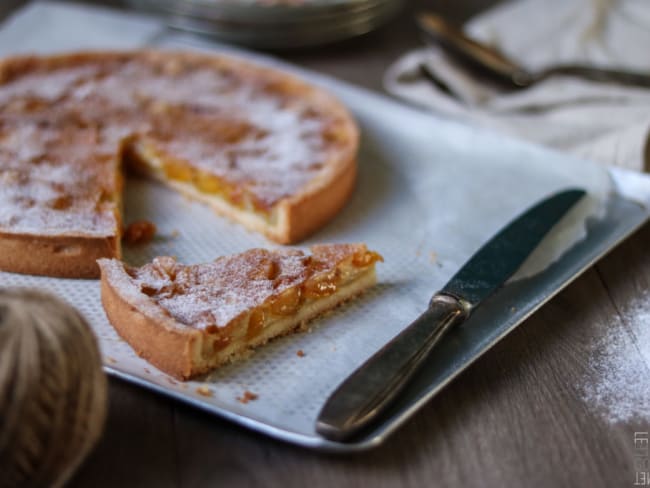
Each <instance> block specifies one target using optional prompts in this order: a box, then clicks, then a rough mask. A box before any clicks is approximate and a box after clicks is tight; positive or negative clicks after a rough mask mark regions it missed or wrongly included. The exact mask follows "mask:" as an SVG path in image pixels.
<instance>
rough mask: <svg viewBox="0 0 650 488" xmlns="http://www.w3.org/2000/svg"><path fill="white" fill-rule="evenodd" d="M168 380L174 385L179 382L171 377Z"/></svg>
mask: <svg viewBox="0 0 650 488" xmlns="http://www.w3.org/2000/svg"><path fill="white" fill-rule="evenodd" d="M167 381H169V382H170V383H171V384H172V385H174V386H176V385H177V384H178V383H177V382H176V381H174V380H173V379H171V378H167Z"/></svg>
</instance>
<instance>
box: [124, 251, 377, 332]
mask: <svg viewBox="0 0 650 488" xmlns="http://www.w3.org/2000/svg"><path fill="white" fill-rule="evenodd" d="M328 248H329V252H328ZM360 249H362V247H360V246H353V245H328V246H321V247H320V252H318V251H317V250H315V252H314V254H313V256H312V257H310V256H308V255H305V254H304V253H303V252H302V251H299V250H278V251H268V250H266V249H251V250H249V251H246V252H244V253H241V254H237V255H234V256H226V257H222V258H219V259H217V260H215V261H214V262H211V263H205V264H201V265H193V266H187V265H183V264H180V263H178V262H176V260H175V259H174V258H172V257H166V256H163V257H157V258H155V259H154V260H153V262H152V263H151V264H147V265H144V266H142V267H141V268H137V269H130V270H128V272H129V274H130V275H131V277H132V279H133V281H132V284H133V285H135V288H136V289H137V290H139V292H141V293H143V294H145V295H147V296H149V297H150V298H151V299H152V300H153V301H154V302H156V303H157V304H158V305H159V306H160V307H161V308H162V309H164V310H165V311H167V312H168V313H169V314H170V315H171V316H172V317H173V318H174V319H176V320H177V321H179V322H181V323H183V324H185V325H189V326H191V327H194V328H200V329H205V328H207V327H224V326H226V325H228V324H229V323H230V322H231V321H232V320H233V319H235V318H237V317H238V316H239V315H241V314H242V313H244V312H247V311H250V310H251V309H252V308H254V307H258V306H260V305H262V304H263V303H264V302H265V301H266V300H268V299H269V298H270V297H273V296H278V295H280V294H282V292H284V291H286V290H287V289H289V288H291V287H294V286H296V285H298V284H300V283H302V282H304V280H306V279H308V278H309V277H310V276H313V275H314V274H315V273H329V272H331V271H333V270H334V268H335V266H336V265H337V264H338V263H339V262H341V261H342V260H344V259H346V258H349V257H351V256H352V255H353V254H354V252H355V251H358V250H360ZM363 249H365V248H363ZM118 286H120V288H121V289H123V290H124V289H125V288H131V287H130V286H129V287H125V286H124V283H122V285H118Z"/></svg>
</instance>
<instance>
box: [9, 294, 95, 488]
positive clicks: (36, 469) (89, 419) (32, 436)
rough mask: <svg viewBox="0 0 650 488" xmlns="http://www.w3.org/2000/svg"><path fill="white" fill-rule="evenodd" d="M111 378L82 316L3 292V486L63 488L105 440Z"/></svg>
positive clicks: (54, 303)
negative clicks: (100, 440)
mask: <svg viewBox="0 0 650 488" xmlns="http://www.w3.org/2000/svg"><path fill="white" fill-rule="evenodd" d="M106 390H107V386H106V377H105V374H104V373H103V371H102V366H101V356H100V353H99V348H98V346H97V341H96V339H95V336H94V335H93V333H92V331H91V329H90V327H89V326H88V324H87V323H86V321H85V320H84V319H83V318H82V317H81V315H80V314H79V313H78V312H77V311H76V310H75V309H74V308H72V307H71V306H69V305H67V304H65V303H63V302H62V301H60V300H58V299H56V298H54V297H52V296H51V295H47V294H44V293H42V292H38V291H32V290H2V289H0V473H1V474H0V487H14V486H26V487H27V486H34V487H36V486H39V487H40V486H48V487H49V486H53V487H56V486H61V485H63V483H65V482H66V481H67V480H68V479H69V478H70V476H71V475H72V474H73V473H74V471H75V470H76V468H77V467H78V466H79V464H80V463H81V461H82V460H83V459H84V458H85V456H86V455H87V454H88V452H89V451H90V450H91V448H92V447H93V445H94V444H95V443H96V441H97V440H98V439H99V437H100V435H101V432H102V429H103V425H104V419H105V416H106V397H107V391H106Z"/></svg>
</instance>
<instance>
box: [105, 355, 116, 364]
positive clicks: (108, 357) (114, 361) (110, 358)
mask: <svg viewBox="0 0 650 488" xmlns="http://www.w3.org/2000/svg"><path fill="white" fill-rule="evenodd" d="M106 360H107V361H108V362H109V363H111V364H117V359H115V358H112V357H110V356H106Z"/></svg>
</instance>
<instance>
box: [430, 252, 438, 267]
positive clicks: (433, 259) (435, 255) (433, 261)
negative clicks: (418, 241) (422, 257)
mask: <svg viewBox="0 0 650 488" xmlns="http://www.w3.org/2000/svg"><path fill="white" fill-rule="evenodd" d="M437 261H438V253H437V252H435V251H431V252H430V253H429V262H430V263H431V264H436V262H437Z"/></svg>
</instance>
